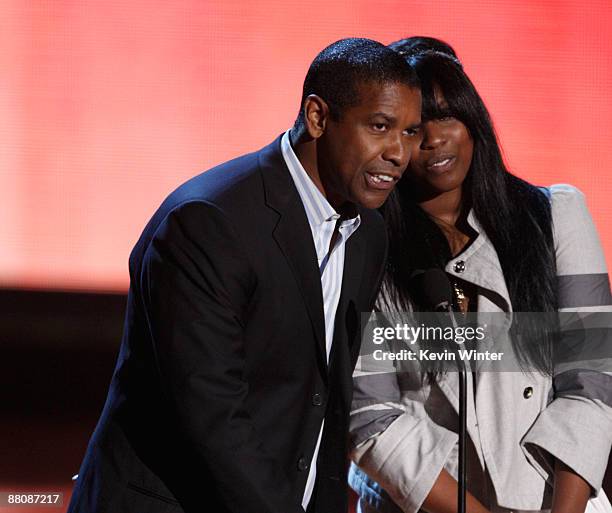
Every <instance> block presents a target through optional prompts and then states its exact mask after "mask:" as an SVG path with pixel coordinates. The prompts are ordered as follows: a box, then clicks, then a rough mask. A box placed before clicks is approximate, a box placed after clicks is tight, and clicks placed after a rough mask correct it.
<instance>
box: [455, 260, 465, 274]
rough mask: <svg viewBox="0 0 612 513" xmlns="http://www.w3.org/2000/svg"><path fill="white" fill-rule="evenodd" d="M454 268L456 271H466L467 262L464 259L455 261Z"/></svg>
mask: <svg viewBox="0 0 612 513" xmlns="http://www.w3.org/2000/svg"><path fill="white" fill-rule="evenodd" d="M454 269H455V272H456V273H462V272H463V271H465V262H464V261H463V260H459V261H458V262H455V267H454Z"/></svg>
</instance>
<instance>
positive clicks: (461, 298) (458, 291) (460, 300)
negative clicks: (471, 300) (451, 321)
mask: <svg viewBox="0 0 612 513" xmlns="http://www.w3.org/2000/svg"><path fill="white" fill-rule="evenodd" d="M453 291H454V292H455V299H456V300H457V306H458V307H459V311H460V312H461V313H462V314H466V313H467V301H466V297H465V292H464V291H463V289H462V288H461V287H460V286H459V284H458V283H457V282H456V281H454V282H453Z"/></svg>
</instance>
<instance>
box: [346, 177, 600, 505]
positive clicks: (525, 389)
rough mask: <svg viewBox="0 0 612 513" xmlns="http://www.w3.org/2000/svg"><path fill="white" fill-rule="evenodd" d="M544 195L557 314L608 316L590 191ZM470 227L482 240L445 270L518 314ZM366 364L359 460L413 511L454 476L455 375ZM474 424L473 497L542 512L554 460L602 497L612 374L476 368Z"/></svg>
mask: <svg viewBox="0 0 612 513" xmlns="http://www.w3.org/2000/svg"><path fill="white" fill-rule="evenodd" d="M549 191H550V193H551V194H550V196H551V202H552V215H553V223H554V224H553V226H554V237H555V247H556V257H557V273H558V285H559V304H560V306H561V309H562V310H565V311H579V312H584V311H608V312H612V297H611V294H610V282H609V279H608V274H607V270H606V263H605V259H604V255H603V253H602V250H601V244H600V241H599V237H598V235H597V232H596V229H595V226H594V224H593V221H592V219H591V216H590V215H589V212H588V210H587V207H586V205H585V201H584V196H583V194H582V193H581V192H580V191H578V190H577V189H576V188H574V187H572V186H569V185H554V186H551V187H550V189H549ZM517 208H520V207H519V206H517ZM468 221H469V223H470V225H471V226H472V227H473V228H474V229H475V230H476V231H477V232H479V235H478V237H477V238H476V240H475V241H474V242H473V243H472V245H471V246H469V247H468V248H467V249H466V250H465V251H464V252H463V253H461V254H460V255H459V256H458V257H456V258H455V259H453V260H451V261H450V262H449V263H448V265H447V267H446V271H447V272H448V273H450V274H451V275H456V276H458V277H460V278H462V279H463V280H467V281H469V282H472V283H474V284H476V285H477V286H478V287H479V288H481V289H483V290H484V291H488V292H491V293H492V294H483V295H479V296H478V311H479V312H496V311H511V310H512V307H511V304H510V298H509V296H508V290H507V288H506V283H505V280H504V276H503V273H502V269H501V266H500V263H499V259H498V257H497V254H496V252H495V249H494V248H493V245H492V244H491V242H490V241H489V239H488V238H487V237H486V235H485V233H484V232H483V231H482V230H481V228H480V226H479V224H478V221H477V220H476V219H475V217H474V215H473V214H470V216H469V218H468ZM495 294H497V299H496V301H495V302H493V301H491V300H490V299H489V298H490V297H493V296H495ZM487 296H488V297H487ZM499 297H501V298H503V302H505V304H502V305H501V306H502V307H503V308H500V301H499ZM503 302H502V303H503ZM496 303H497V304H496ZM361 363H362V362H361V360H360V361H359V362H358V363H357V368H356V370H355V373H354V385H355V391H354V403H353V409H352V413H351V435H352V439H353V442H354V448H353V451H352V459H353V461H354V462H355V463H356V464H357V465H358V466H359V467H360V468H361V469H362V470H363V471H365V472H366V473H367V474H368V476H369V477H370V478H372V479H373V480H375V481H376V482H378V483H379V484H380V486H381V487H382V488H383V489H384V490H385V491H386V492H387V493H388V494H389V496H390V497H391V498H392V499H393V501H394V502H395V503H396V504H397V505H398V506H400V508H401V509H402V511H404V512H405V513H413V512H416V511H418V510H419V508H420V506H421V504H422V503H423V501H424V500H425V498H426V496H427V494H428V493H429V491H430V489H431V487H432V485H433V483H434V481H435V479H436V478H437V476H438V475H439V473H440V471H441V470H442V468H446V469H447V471H449V472H450V473H451V474H453V475H455V476H456V468H457V424H458V416H457V409H458V397H457V391H458V382H457V374H456V373H454V372H449V373H446V375H445V376H444V377H443V378H441V379H440V380H439V381H438V382H437V383H436V384H433V385H423V384H422V380H421V376H420V375H417V374H414V373H413V374H406V373H401V374H400V373H397V372H393V368H391V369H386V370H385V369H379V371H378V372H370V370H369V369H368V370H367V371H365V372H364V368H363V366H362V365H361ZM387 365H391V366H392V365H393V363H392V362H389V363H388V364H387ZM397 365H399V367H397V368H396V369H395V370H396V371H397V370H400V371H401V364H397V362H396V366H397ZM472 378H474V379H472ZM474 386H475V387H476V391H475V390H474ZM467 421H468V433H469V437H470V439H471V446H472V459H473V461H472V462H471V464H472V468H473V469H474V467H476V469H475V471H473V472H471V478H470V484H469V485H468V486H469V487H472V488H474V491H475V493H476V495H477V496H478V495H480V496H481V497H482V496H483V494H484V495H487V497H488V498H485V500H488V502H489V507H492V508H493V509H495V507H503V508H511V509H518V510H540V509H546V508H549V507H550V492H551V487H550V484H551V482H552V478H553V468H552V464H553V461H554V460H553V458H552V457H551V455H552V456H553V457H554V458H557V459H559V460H561V461H563V462H564V463H566V464H567V465H568V466H569V467H570V468H572V469H573V470H574V471H576V472H577V473H578V474H579V475H581V476H582V477H583V478H584V479H585V480H586V481H587V482H588V483H589V484H590V485H591V487H592V488H593V489H594V490H595V491H598V490H599V489H600V487H601V482H602V479H603V475H604V473H605V469H606V465H607V462H608V455H609V452H610V447H611V443H612V374H610V373H607V372H591V371H589V372H581V371H580V370H578V369H574V371H571V372H569V373H568V372H566V373H563V374H561V375H556V376H555V378H554V379H551V378H550V377H545V376H542V375H540V374H536V373H529V374H526V373H522V372H481V373H477V375H476V376H471V377H470V379H468V413H467ZM479 473H480V475H481V476H482V479H481V481H483V482H480V483H478V482H477V481H478V478H477V477H476V478H474V476H475V475H476V476H478V474H479ZM352 474H353V480H355V479H356V478H355V473H354V472H353V473H352ZM358 474H359V473H358ZM358 474H357V477H358V478H359V479H362V478H363V477H364V476H363V475H361V476H359V475H358ZM352 484H353V486H354V487H355V483H352ZM487 488H488V492H487V490H485V489H487ZM493 490H494V494H493V493H491V492H492V491H493Z"/></svg>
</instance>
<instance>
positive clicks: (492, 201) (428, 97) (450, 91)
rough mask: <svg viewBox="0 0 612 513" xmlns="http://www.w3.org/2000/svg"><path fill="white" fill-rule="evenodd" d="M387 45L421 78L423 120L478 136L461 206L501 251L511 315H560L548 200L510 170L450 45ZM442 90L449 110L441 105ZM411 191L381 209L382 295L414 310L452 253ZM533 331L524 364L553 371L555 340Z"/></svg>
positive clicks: (520, 350) (521, 342) (400, 190)
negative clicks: (418, 282) (385, 245)
mask: <svg viewBox="0 0 612 513" xmlns="http://www.w3.org/2000/svg"><path fill="white" fill-rule="evenodd" d="M389 46H390V47H391V48H393V49H394V50H396V51H398V53H401V54H402V55H403V56H404V57H405V58H406V60H407V62H408V63H409V65H410V66H411V67H413V68H414V69H415V71H416V72H417V75H418V76H419V79H420V82H421V91H422V97H423V105H422V107H423V109H422V112H423V121H427V120H430V119H439V118H441V117H445V116H449V115H450V116H453V117H455V118H456V119H458V120H459V121H461V122H462V123H463V124H464V125H465V126H466V128H467V129H468V131H469V134H470V136H471V137H472V140H473V143H474V150H473V155H472V163H471V166H470V169H469V172H468V175H467V177H466V180H465V182H464V183H463V204H464V207H471V208H472V209H473V212H474V214H475V216H476V218H477V219H478V222H479V223H480V225H481V227H482V228H483V229H484V232H485V233H486V235H487V237H488V238H489V239H490V241H491V242H492V244H493V246H494V248H495V250H496V252H497V255H498V257H499V261H500V264H501V267H502V271H503V273H504V278H505V280H506V285H507V288H508V292H509V295H510V300H511V303H512V309H513V311H515V312H554V311H556V309H557V294H556V264H555V251H554V242H553V229H552V216H551V207H550V201H549V198H548V196H547V195H546V193H545V192H543V190H542V189H540V188H538V187H536V186H534V185H531V184H530V183H528V182H526V181H525V180H522V179H520V178H518V177H517V176H514V175H513V174H511V173H510V172H509V171H508V169H507V168H506V166H505V164H504V161H503V158H502V154H501V151H500V148H499V144H498V141H497V137H496V135H495V131H494V128H493V123H492V121H491V118H490V116H489V113H488V111H487V109H486V107H485V105H484V103H483V101H482V99H481V98H480V96H479V94H478V93H477V91H476V89H475V87H474V85H473V84H472V82H471V81H470V79H469V78H468V77H467V75H466V74H465V72H464V71H463V67H462V65H461V63H460V62H459V61H458V59H457V56H456V54H455V52H454V50H453V49H452V47H450V46H449V45H448V44H446V43H444V42H443V41H440V40H437V39H434V38H424V37H413V38H408V39H404V40H401V41H397V42H396V43H392V44H391V45H389ZM436 89H437V90H439V91H440V92H441V93H442V96H443V97H444V99H445V101H446V104H447V105H444V106H443V107H442V106H440V105H439V104H438V102H437V101H436V97H435V93H434V91H435V90H436ZM410 187H411V186H410V185H409V184H408V183H407V181H406V180H403V181H402V182H400V184H399V185H398V187H397V188H396V190H395V191H394V193H393V194H392V195H391V197H390V198H389V200H388V201H387V203H386V204H385V206H384V209H383V215H384V216H385V218H386V221H387V227H388V231H389V240H390V248H389V261H388V269H387V273H386V276H385V279H384V289H385V291H386V294H387V297H388V299H389V300H390V301H391V302H393V303H394V304H395V306H396V307H397V306H399V307H400V308H401V309H407V308H408V305H410V306H411V307H413V308H415V309H417V310H419V309H425V308H426V306H425V305H419V304H418V302H417V303H416V304H415V299H414V298H415V294H414V291H412V290H410V283H411V281H410V278H411V277H412V276H413V275H414V273H415V272H416V271H418V270H419V269H429V268H432V267H437V268H440V269H442V270H444V268H445V265H446V263H447V261H448V260H449V259H450V258H452V254H451V251H450V248H449V245H448V242H447V240H446V237H445V236H444V234H443V233H442V231H441V230H440V228H439V227H438V226H437V225H436V223H434V222H433V221H432V220H431V219H430V218H429V216H428V215H427V214H426V213H425V212H424V211H423V210H422V209H421V208H420V207H419V206H418V205H417V204H416V202H415V201H414V200H413V199H412V198H413V195H412V194H410V191H409V189H410ZM528 331H529V336H521V337H514V338H513V346H514V349H515V351H516V353H517V356H518V358H519V361H520V362H521V363H522V364H524V365H525V366H526V365H531V366H532V367H535V369H537V370H539V371H541V372H544V373H550V350H551V347H550V344H551V338H550V337H549V336H548V335H547V334H546V329H545V328H544V326H541V325H539V324H538V323H532V325H531V326H530V328H529V329H528ZM523 334H525V332H523Z"/></svg>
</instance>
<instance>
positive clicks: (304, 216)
mask: <svg viewBox="0 0 612 513" xmlns="http://www.w3.org/2000/svg"><path fill="white" fill-rule="evenodd" d="M420 103H421V98H420V92H419V90H418V88H417V85H416V79H415V77H414V76H413V75H412V72H411V71H410V70H409V69H408V68H407V67H406V65H405V63H404V61H403V59H402V58H401V57H400V56H399V55H397V54H395V52H393V51H392V50H389V49H387V48H386V47H384V46H383V45H381V44H379V43H376V42H374V41H369V40H365V39H347V40H342V41H339V42H337V43H334V44H333V45H331V46H330V47H328V48H326V49H325V50H323V51H322V52H321V53H320V54H319V55H318V56H317V58H316V59H315V61H314V62H313V64H312V65H311V67H310V69H309V72H308V75H307V77H306V80H305V83H304V92H303V98H302V108H301V111H300V114H299V116H298V119H297V121H296V123H295V126H294V128H293V129H292V130H291V131H290V133H289V132H287V133H286V134H284V135H283V136H282V137H279V138H278V139H277V140H276V141H274V142H273V143H272V144H271V145H269V146H267V147H266V148H264V149H262V150H260V151H259V152H256V153H253V154H250V155H246V156H243V157H240V158H238V159H236V160H233V161H231V162H228V163H225V164H223V165H221V166H218V167H216V168H214V169H212V170H210V171H207V172H206V173H204V174H202V175H200V176H197V177H195V178H193V179H192V180H190V181H189V182H187V183H186V184H184V185H183V186H181V187H179V189H177V190H176V191H175V192H174V193H173V194H171V195H170V197H169V198H168V199H167V200H166V201H165V202H164V203H163V204H162V206H161V207H160V209H159V210H158V211H157V212H156V213H155V215H154V216H153V218H152V219H151V221H150V222H149V224H148V225H147V227H146V228H145V230H144V232H143V234H142V236H141V238H140V240H139V241H138V243H137V244H136V247H135V248H134V250H133V252H132V254H131V256H130V278H131V285H130V292H129V297H128V310H127V316H126V324H125V333H124V339H123V342H122V346H121V350H120V354H119V359H118V363H117V367H116V370H115V373H114V376H113V380H112V383H111V386H110V391H109V395H108V399H107V402H106V405H105V407H104V411H103V413H102V417H101V419H100V421H99V423H98V426H97V428H96V430H95V432H94V435H93V437H92V440H91V441H90V444H89V448H88V450H87V454H86V456H85V460H84V462H83V465H82V467H81V470H80V474H79V479H78V482H77V484H76V488H75V491H74V494H73V498H72V501H71V505H70V508H69V511H70V512H74V513H76V512H80V513H82V512H87V513H91V512H96V513H102V512H105V513H106V512H109V513H130V512H138V513H140V512H147V513H148V512H162V511H164V512H165V511H173V512H174V511H176V512H181V511H185V512H196V511H197V512H206V511H211V512H215V513H218V512H234V513H303V511H304V509H306V508H308V510H309V511H316V512H321V513H323V512H324V513H333V512H338V513H340V512H342V513H344V512H345V511H346V467H347V464H346V437H347V428H348V425H347V424H348V412H349V407H350V401H351V373H352V370H353V367H354V364H355V361H356V357H357V354H358V349H359V337H358V334H359V333H358V332H359V313H360V312H361V311H368V310H369V309H370V308H371V305H372V302H373V299H374V295H375V293H376V289H377V287H378V285H379V281H380V278H381V271H382V267H383V264H384V259H385V249H386V238H385V227H384V225H383V223H382V221H381V219H380V217H379V215H378V214H377V213H376V212H374V211H369V210H367V209H364V208H362V207H366V208H377V207H380V206H381V205H382V203H383V202H384V201H385V199H386V198H387V196H388V194H389V192H390V191H391V189H392V187H393V185H394V184H395V182H397V180H398V179H399V178H400V176H401V174H402V172H403V171H404V169H405V168H406V166H407V164H408V161H409V158H410V152H411V148H412V147H413V146H414V145H415V144H418V140H417V139H418V127H419V123H420Z"/></svg>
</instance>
